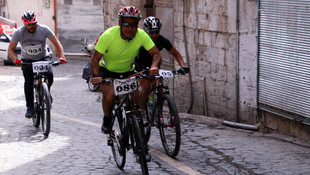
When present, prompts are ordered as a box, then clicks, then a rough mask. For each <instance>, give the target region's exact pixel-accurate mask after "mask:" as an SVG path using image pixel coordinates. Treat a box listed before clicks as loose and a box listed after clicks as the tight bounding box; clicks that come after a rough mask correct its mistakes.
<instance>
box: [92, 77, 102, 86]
mask: <svg viewBox="0 0 310 175" xmlns="http://www.w3.org/2000/svg"><path fill="white" fill-rule="evenodd" d="M91 82H92V83H93V85H96V86H98V85H99V84H95V83H101V82H102V78H101V77H93V78H92V79H91Z"/></svg>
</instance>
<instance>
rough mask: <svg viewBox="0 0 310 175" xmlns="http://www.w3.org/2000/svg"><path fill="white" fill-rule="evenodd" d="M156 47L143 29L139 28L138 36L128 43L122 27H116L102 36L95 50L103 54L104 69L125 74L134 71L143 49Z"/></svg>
mask: <svg viewBox="0 0 310 175" xmlns="http://www.w3.org/2000/svg"><path fill="white" fill-rule="evenodd" d="M154 45H155V44H154V42H153V41H152V39H151V38H150V37H149V35H148V34H147V33H146V32H145V31H144V30H142V29H139V28H138V30H137V33H136V36H135V37H134V38H133V39H132V40H130V41H128V40H124V39H122V37H121V32H120V26H114V27H111V28H109V29H108V30H106V31H105V32H104V33H103V34H102V35H101V36H100V38H99V40H98V43H97V44H96V47H95V49H96V51H98V52H99V53H101V54H103V58H102V59H101V61H100V63H99V65H100V66H103V64H104V65H105V66H103V67H105V68H107V69H108V70H109V71H111V72H116V73H124V72H128V71H132V70H133V69H134V66H133V61H134V59H135V57H136V56H137V54H138V52H139V49H140V48H141V47H144V48H145V50H150V49H151V48H152V47H154ZM103 61H104V63H103Z"/></svg>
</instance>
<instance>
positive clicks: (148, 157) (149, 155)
mask: <svg viewBox="0 0 310 175" xmlns="http://www.w3.org/2000/svg"><path fill="white" fill-rule="evenodd" d="M151 159H152V156H151V153H149V152H147V153H146V154H145V160H146V162H150V161H151ZM136 162H137V163H139V162H140V160H139V156H137V155H136Z"/></svg>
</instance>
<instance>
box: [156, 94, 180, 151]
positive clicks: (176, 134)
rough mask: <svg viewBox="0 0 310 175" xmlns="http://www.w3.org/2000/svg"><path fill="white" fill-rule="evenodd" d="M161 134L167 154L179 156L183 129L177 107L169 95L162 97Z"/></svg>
mask: <svg viewBox="0 0 310 175" xmlns="http://www.w3.org/2000/svg"><path fill="white" fill-rule="evenodd" d="M158 122H159V132H160V138H161V142H162V144H163V147H164V150H165V152H166V154H167V155H168V156H170V157H175V156H177V155H178V153H179V150H180V144H181V127H180V119H179V114H178V110H177V107H176V105H175V103H174V101H173V99H172V97H171V96H170V95H169V94H163V95H162V96H161V97H160V115H159V120H158Z"/></svg>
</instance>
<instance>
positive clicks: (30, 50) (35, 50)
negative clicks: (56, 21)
mask: <svg viewBox="0 0 310 175" xmlns="http://www.w3.org/2000/svg"><path fill="white" fill-rule="evenodd" d="M25 51H26V52H27V54H29V55H38V54H40V53H42V52H43V49H42V45H36V46H26V47H25Z"/></svg>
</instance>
